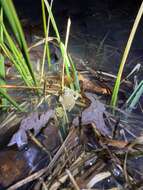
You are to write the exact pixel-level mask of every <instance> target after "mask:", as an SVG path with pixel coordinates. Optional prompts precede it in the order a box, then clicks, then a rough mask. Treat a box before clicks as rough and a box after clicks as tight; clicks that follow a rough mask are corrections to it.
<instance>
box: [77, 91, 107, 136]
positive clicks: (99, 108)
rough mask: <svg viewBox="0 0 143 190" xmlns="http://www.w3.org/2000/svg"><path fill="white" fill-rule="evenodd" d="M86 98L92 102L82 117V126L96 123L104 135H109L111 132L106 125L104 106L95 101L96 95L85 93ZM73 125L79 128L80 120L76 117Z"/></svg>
mask: <svg viewBox="0 0 143 190" xmlns="http://www.w3.org/2000/svg"><path fill="white" fill-rule="evenodd" d="M85 95H86V97H87V98H88V99H89V100H90V101H91V104H90V106H89V107H88V108H86V109H85V110H84V111H83V112H82V115H81V123H82V125H88V124H91V123H94V124H95V125H96V127H97V129H98V130H99V131H100V132H101V133H102V134H103V135H109V134H110V132H109V130H108V128H107V126H106V125H105V122H104V118H103V113H104V111H105V107H104V104H103V103H101V102H100V101H99V100H97V99H95V96H94V94H92V93H85ZM73 125H74V126H78V125H79V118H78V117H76V118H75V119H74V120H73Z"/></svg>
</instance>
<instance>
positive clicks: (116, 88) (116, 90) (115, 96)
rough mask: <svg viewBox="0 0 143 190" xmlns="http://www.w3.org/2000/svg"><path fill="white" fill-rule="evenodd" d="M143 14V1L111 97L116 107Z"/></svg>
mask: <svg viewBox="0 0 143 190" xmlns="http://www.w3.org/2000/svg"><path fill="white" fill-rule="evenodd" d="M142 15H143V3H142V4H141V6H140V9H139V11H138V14H137V16H136V19H135V21H134V24H133V27H132V30H131V33H130V36H129V39H128V42H127V45H126V48H125V51H124V53H123V57H122V60H121V63H120V67H119V71H118V74H117V79H116V82H115V85H114V89H113V93H112V98H111V105H112V106H113V107H115V106H116V104H117V99H118V93H119V88H120V83H121V79H122V73H123V70H124V66H125V63H126V60H127V57H128V55H129V52H130V48H131V45H132V42H133V39H134V36H135V33H136V30H137V28H138V25H139V22H140V20H141V17H142Z"/></svg>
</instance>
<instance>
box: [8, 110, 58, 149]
mask: <svg viewBox="0 0 143 190" xmlns="http://www.w3.org/2000/svg"><path fill="white" fill-rule="evenodd" d="M54 116H55V112H54V110H48V111H47V112H45V113H42V114H41V115H40V116H39V114H38V112H34V113H32V114H31V115H30V116H28V117H26V118H25V119H23V120H22V121H21V124H20V128H19V130H18V131H17V132H16V133H15V134H14V135H13V137H12V139H11V140H10V143H9V144H8V146H11V145H14V144H17V145H18V147H21V146H23V145H25V144H27V134H26V132H27V131H28V130H32V129H33V130H34V135H37V134H38V133H39V132H40V130H41V129H42V128H43V127H44V126H45V125H46V124H47V123H48V121H49V119H51V118H54Z"/></svg>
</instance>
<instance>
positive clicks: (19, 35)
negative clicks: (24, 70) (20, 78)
mask: <svg viewBox="0 0 143 190" xmlns="http://www.w3.org/2000/svg"><path fill="white" fill-rule="evenodd" d="M0 4H1V5H2V7H3V10H4V13H5V15H6V17H7V19H8V21H9V23H10V26H11V27H12V30H13V33H14V35H15V37H16V39H17V41H18V44H19V46H20V48H21V51H22V53H23V57H24V59H25V63H26V65H27V67H28V69H29V72H30V74H31V77H32V79H33V83H34V84H35V85H37V82H36V79H35V76H34V72H33V70H32V67H31V64H30V57H29V54H28V47H27V44H26V40H25V37H24V33H23V30H22V27H21V24H20V21H19V19H18V16H17V14H16V10H15V8H14V5H13V2H12V0H4V1H3V0H0Z"/></svg>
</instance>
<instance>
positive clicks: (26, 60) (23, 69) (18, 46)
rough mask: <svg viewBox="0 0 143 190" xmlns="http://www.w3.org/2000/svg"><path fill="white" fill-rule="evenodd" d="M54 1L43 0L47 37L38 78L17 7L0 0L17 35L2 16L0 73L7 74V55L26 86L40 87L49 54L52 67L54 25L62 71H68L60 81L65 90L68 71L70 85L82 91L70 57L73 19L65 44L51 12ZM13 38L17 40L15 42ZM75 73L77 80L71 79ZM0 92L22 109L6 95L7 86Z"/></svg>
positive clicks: (0, 25) (49, 65)
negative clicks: (51, 50)
mask: <svg viewBox="0 0 143 190" xmlns="http://www.w3.org/2000/svg"><path fill="white" fill-rule="evenodd" d="M52 4H53V1H51V4H49V3H48V1H47V0H41V7H42V18H43V29H44V36H45V40H44V51H43V58H42V69H41V77H40V78H37V77H35V73H34V70H33V68H32V65H31V61H30V55H29V49H28V46H27V43H26V40H25V36H24V33H23V30H22V27H21V23H20V21H19V18H18V16H17V13H16V10H15V7H14V5H13V2H12V1H9V0H5V1H3V0H0V5H1V7H2V9H3V10H4V13H5V15H6V18H7V20H8V21H9V25H10V27H11V29H12V32H13V34H14V36H12V37H11V34H10V33H9V32H8V30H7V28H6V26H5V24H4V22H3V19H2V15H1V20H0V28H1V31H2V33H1V36H0V48H1V50H2V51H3V54H1V59H0V61H1V65H0V66H1V68H2V69H1V73H0V74H1V75H2V78H4V77H5V68H4V56H6V57H7V58H8V59H9V60H10V61H11V62H12V63H13V64H14V67H15V68H16V69H17V71H18V72H19V74H20V76H21V78H22V79H23V81H24V83H25V84H26V85H27V87H29V88H33V89H39V88H38V86H39V85H40V83H41V81H42V77H43V76H44V66H45V63H46V57H47V62H48V67H49V69H50V68H51V57H50V48H49V39H50V40H51V38H50V37H49V28H50V24H51V25H52V27H53V29H54V31H55V35H56V36H55V37H53V39H54V40H56V43H57V45H58V46H59V49H60V51H61V55H62V58H63V71H64V70H65V72H63V73H62V74H63V76H62V81H61V86H62V90H63V89H64V80H65V74H66V76H67V77H68V80H69V81H70V84H69V85H70V87H71V88H72V89H74V90H78V91H79V86H78V85H77V81H78V75H77V71H76V68H75V65H74V63H73V61H72V59H71V57H69V55H68V52H67V46H68V39H69V32H70V24H71V23H70V19H69V20H68V25H67V35H66V39H65V43H63V42H62V41H61V37H60V34H59V31H58V27H57V25H56V21H55V18H54V16H53V13H52ZM46 11H47V12H46ZM47 13H48V14H47ZM46 15H48V19H47V18H46ZM3 36H4V40H3ZM14 39H15V40H16V42H15V40H14ZM59 69H60V68H59ZM59 72H60V71H59ZM73 75H74V76H75V77H74V78H75V79H74V80H75V81H73V79H72V76H73ZM0 82H1V83H0V84H1V86H6V84H5V83H2V82H3V81H2V80H1V81H0ZM38 92H39V91H38ZM0 93H1V94H2V96H3V97H4V98H5V99H7V100H8V102H10V103H11V104H13V106H14V107H15V108H17V109H18V110H21V111H22V109H21V108H20V107H19V106H18V104H17V103H16V102H15V101H14V100H13V99H12V98H11V97H10V96H9V95H8V94H7V91H6V88H1V89H0ZM36 93H37V91H36Z"/></svg>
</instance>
